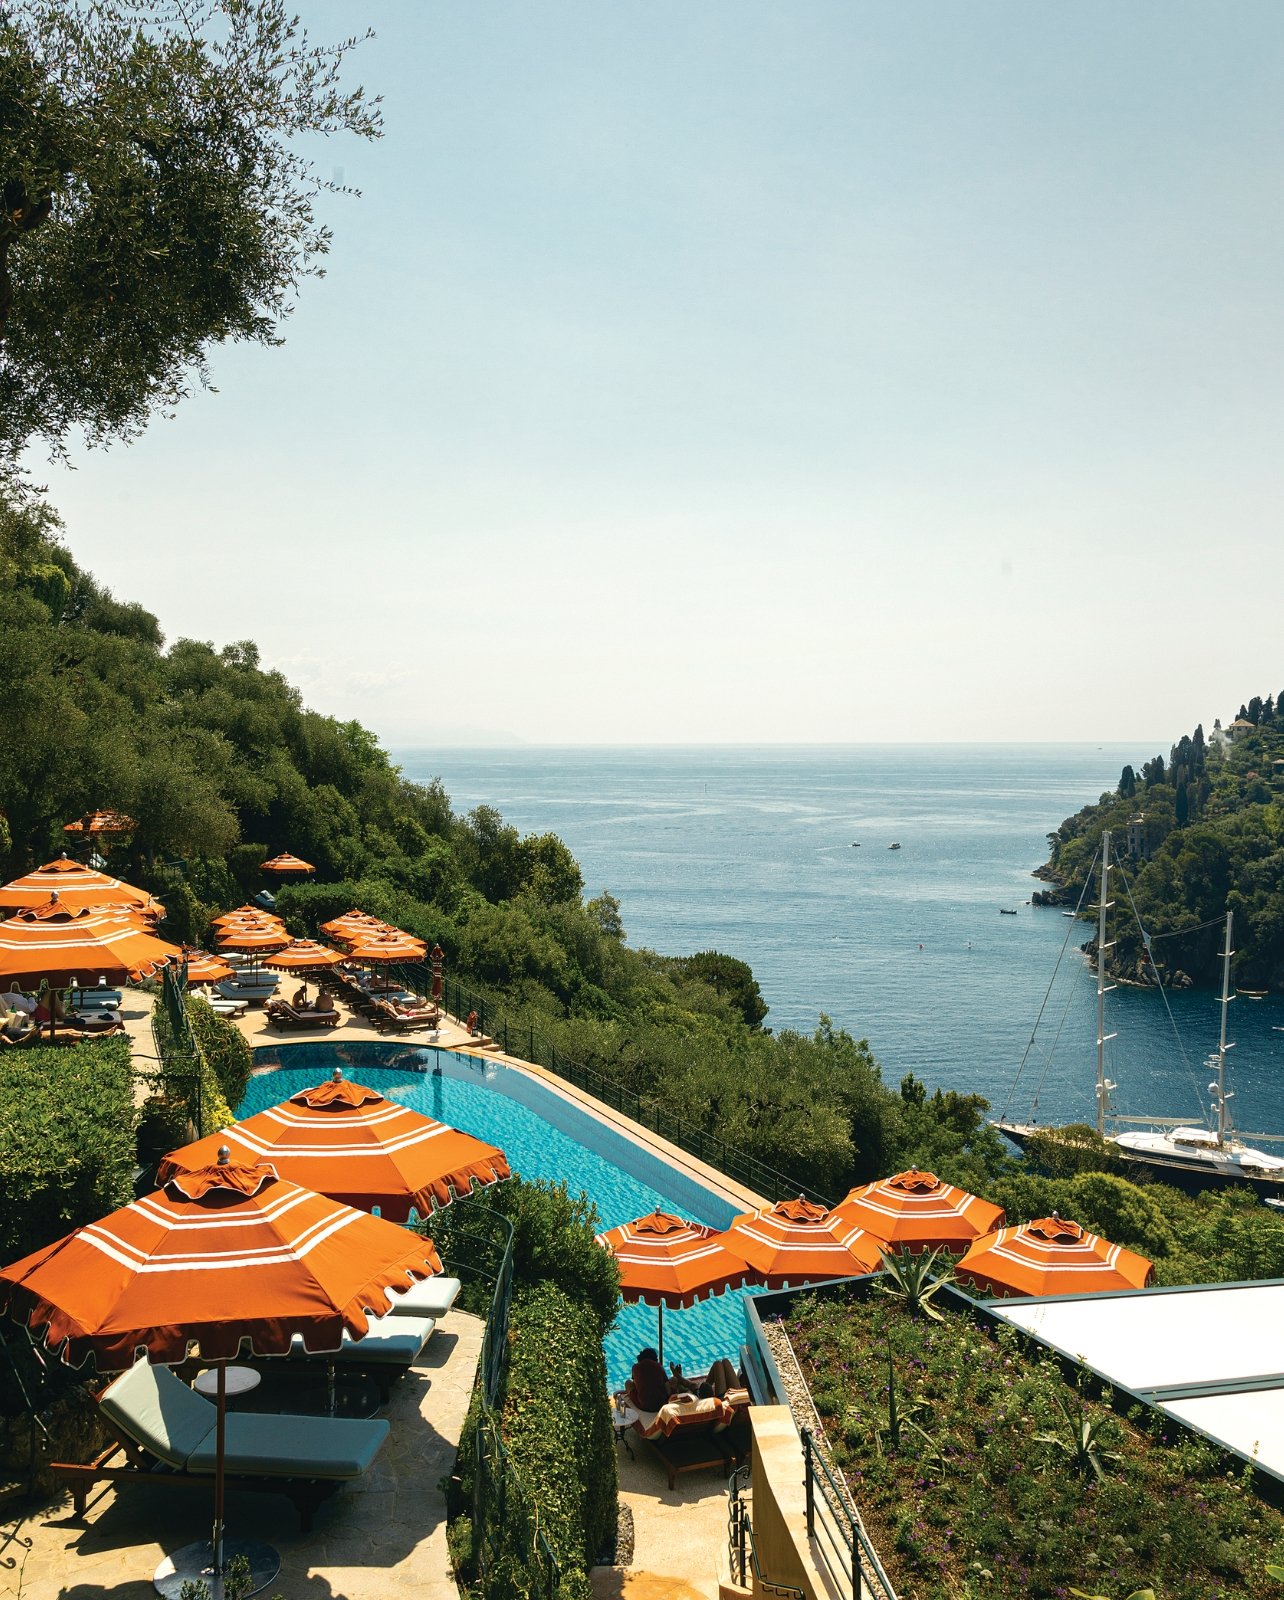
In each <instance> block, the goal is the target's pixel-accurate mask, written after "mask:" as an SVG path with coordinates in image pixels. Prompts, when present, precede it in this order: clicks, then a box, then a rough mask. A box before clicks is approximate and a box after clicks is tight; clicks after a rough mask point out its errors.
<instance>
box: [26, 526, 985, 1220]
mask: <svg viewBox="0 0 1284 1600" xmlns="http://www.w3.org/2000/svg"><path fill="white" fill-rule="evenodd" d="M59 532H60V529H59V528H58V526H57V524H56V522H55V521H54V519H53V518H52V517H51V515H50V514H49V513H48V511H47V510H45V509H43V508H39V507H37V506H35V505H33V504H32V503H29V502H24V501H22V500H18V499H15V498H13V497H12V496H10V497H8V498H3V497H0V581H3V584H4V589H5V593H6V605H5V608H4V611H3V614H2V615H0V659H2V660H3V662H4V677H5V684H6V713H7V716H6V733H7V737H6V738H5V740H4V741H2V742H0V796H2V797H3V805H4V808H5V809H4V815H3V818H2V819H0V870H3V871H4V872H5V874H6V876H12V875H14V874H15V873H17V872H20V871H22V870H25V869H26V868H28V867H30V866H31V865H33V864H36V863H39V862H41V861H44V860H47V859H49V858H50V857H51V856H53V855H54V854H56V853H57V852H58V851H60V850H61V849H62V848H63V847H64V841H65V837H66V836H65V835H64V833H63V826H62V825H63V824H64V823H65V822H66V821H68V820H70V819H71V818H74V817H77V816H79V815H81V814H82V813H83V812H85V811H86V810H88V809H90V808H93V807H100V806H109V807H112V808H114V809H117V810H120V811H123V812H125V813H127V814H128V815H129V816H131V817H133V818H134V819H135V820H136V823H137V827H136V830H135V831H134V833H133V834H132V836H131V837H130V838H128V839H127V840H126V841H125V842H124V844H123V847H122V849H121V850H120V852H119V853H118V854H117V855H116V856H114V857H113V860H112V865H113V867H114V868H117V869H119V870H120V871H121V872H122V873H123V874H125V875H127V876H129V877H130V878H131V880H132V881H135V882H137V883H140V884H142V885H144V886H145V887H147V888H149V889H151V890H153V891H154V892H155V893H157V894H159V895H160V896H161V898H162V899H163V900H164V902H165V905H166V907H167V908H168V911H169V916H168V918H167V921H166V923H165V925H164V931H165V933H166V934H167V936H168V937H170V938H171V939H184V938H185V939H191V940H194V941H197V942H200V941H203V940H205V939H206V938H207V936H208V933H209V927H208V923H209V918H210V916H211V915H212V914H215V913H217V912H218V911H221V910H225V909H227V908H228V907H229V906H232V905H235V904H238V903H240V902H241V901H242V900H244V899H245V898H246V896H247V895H249V894H252V893H253V892H255V891H256V890H258V889H259V888H261V887H262V886H263V879H262V877H261V875H260V874H259V871H258V867H259V864H260V863H261V862H262V861H263V860H264V859H265V858H266V857H267V856H270V855H274V854H276V853H277V852H278V851H280V850H284V849H290V850H293V851H295V852H296V853H297V854H299V855H301V856H303V857H304V858H305V859H306V860H308V861H310V862H313V863H314V864H315V865H316V867H317V869H318V872H317V878H318V880H319V881H318V882H317V883H315V884H306V885H300V886H297V887H292V888H289V889H286V890H284V891H283V892H282V893H281V895H280V897H279V901H278V904H279V907H280V909H281V911H282V913H283V914H284V915H285V916H286V918H287V920H288V922H289V923H290V925H291V926H292V928H293V930H294V931H296V932H299V933H302V932H309V933H310V932H312V931H313V930H314V929H315V927H316V925H317V923H318V922H320V921H324V920H325V919H326V917H328V916H331V915H333V914H334V913H335V912H337V911H346V910H348V909H349V908H350V907H351V906H352V905H354V904H355V905H359V906H361V907H362V908H363V909H365V910H368V911H371V912H373V913H375V914H377V915H380V916H383V917H386V918H387V919H388V920H390V921H393V922H395V923H397V924H398V925H399V926H402V927H404V928H406V929H408V930H410V931H411V932H413V933H415V934H417V935H420V936H421V937H423V938H425V939H428V940H437V941H439V942H440V944H441V946H442V948H443V949H444V951H445V953H446V962H447V970H448V971H449V972H450V973H451V974H453V975H454V976H457V977H460V978H462V979H464V980H465V981H467V982H471V983H475V984H477V985H480V986H484V987H485V988H486V989H488V990H489V991H490V992H491V993H492V994H494V995H497V996H502V997H503V1006H504V1015H505V1018H506V1020H507V1021H509V1023H510V1025H516V1026H517V1027H519V1028H520V1027H529V1028H536V1029H538V1031H539V1033H540V1035H541V1036H542V1037H544V1038H547V1039H550V1040H552V1041H553V1042H554V1043H555V1045H556V1048H557V1050H558V1052H559V1054H561V1055H564V1056H566V1057H569V1058H570V1059H572V1060H575V1061H579V1062H581V1063H583V1064H585V1065H587V1066H589V1067H591V1068H594V1069H595V1070H597V1071H598V1072H600V1073H602V1074H603V1075H604V1076H606V1077H607V1078H610V1079H613V1080H615V1081H618V1082H620V1083H623V1084H626V1085H627V1086H628V1087H629V1088H631V1089H633V1090H635V1091H637V1092H639V1093H642V1094H646V1095H649V1096H653V1097H655V1098H656V1099H658V1100H660V1101H662V1102H663V1103H664V1105H665V1106H666V1108H667V1109H668V1110H669V1111H671V1112H672V1113H673V1114H674V1115H675V1116H678V1117H681V1118H683V1119H686V1120H687V1121H689V1122H690V1123H691V1125H692V1126H694V1127H697V1128H700V1129H703V1130H704V1131H706V1132H709V1133H714V1134H717V1135H719V1136H720V1137H723V1138H725V1139H726V1140H728V1141H729V1142H731V1143H733V1144H736V1145H738V1146H740V1147H743V1148H745V1149H747V1150H749V1151H751V1152H752V1153H753V1154H755V1155H756V1156H757V1157H758V1158H759V1159H760V1160H763V1161H765V1162H767V1163H768V1164H770V1165H772V1166H774V1167H777V1168H779V1169H782V1170H783V1171H785V1172H787V1173H788V1174H790V1175H791V1181H792V1182H793V1183H794V1184H795V1185H797V1184H799V1183H806V1184H809V1185H811V1186H813V1187H814V1188H816V1189H817V1190H819V1191H820V1192H822V1193H825V1194H828V1195H830V1196H834V1197H836V1196H839V1195H841V1194H842V1193H843V1192H844V1190H845V1189H846V1188H847V1186H848V1185H849V1184H850V1183H853V1182H856V1181H858V1180H862V1179H865V1178H869V1177H873V1176H875V1175H877V1174H879V1173H881V1172H885V1171H887V1170H889V1168H894V1167H895V1166H897V1165H898V1164H899V1165H908V1164H909V1163H910V1161H912V1160H916V1161H918V1162H919V1164H921V1165H926V1164H930V1162H931V1161H932V1160H933V1159H937V1158H938V1157H941V1156H944V1155H947V1154H955V1155H962V1156H966V1155H967V1154H968V1152H969V1151H972V1150H973V1149H975V1150H977V1151H978V1152H982V1153H984V1154H985V1156H986V1158H987V1159H995V1158H997V1152H998V1148H999V1147H998V1144H997V1141H996V1140H995V1138H994V1136H993V1135H991V1134H989V1133H988V1132H987V1131H986V1130H985V1129H984V1127H983V1123H982V1119H981V1115H980V1112H981V1109H982V1102H980V1101H977V1100H974V1099H972V1098H969V1097H966V1096H954V1095H949V1096H936V1097H935V1098H928V1097H927V1096H925V1095H923V1094H922V1093H921V1090H920V1089H919V1086H914V1088H913V1090H912V1091H911V1093H910V1094H909V1096H908V1097H906V1096H905V1095H903V1094H899V1093H897V1092H895V1091H893V1090H889V1089H888V1088H887V1087H885V1086H884V1085H883V1083H882V1081H881V1079H880V1076H879V1072H878V1066H877V1064H876V1062H875V1061H874V1059H873V1057H872V1055H871V1054H870V1052H869V1050H868V1048H867V1046H866V1045H865V1044H864V1043H863V1042H861V1041H857V1040H855V1039H853V1038H851V1037H850V1036H849V1035H847V1034H846V1033H843V1032H842V1031H841V1030H837V1029H834V1028H832V1027H831V1026H830V1025H829V1024H828V1022H827V1021H825V1020H824V1019H818V1024H817V1028H816V1031H815V1032H814V1033H813V1034H811V1035H803V1034H798V1033H793V1032H782V1033H780V1034H779V1035H775V1034H772V1033H770V1032H768V1031H765V1030H764V1029H763V1027H762V1023H763V1019H764V1017H765V1015H766V1006H765V1005H764V1003H763V1000H762V996H761V994H760V993H759V989H758V985H757V983H756V982H755V980H754V977H753V973H752V972H751V971H750V969H749V967H747V966H746V965H745V964H744V963H743V962H741V961H737V960H735V959H734V958H733V957H731V956H728V955H725V954H721V953H719V952H715V951H706V952H702V953H700V954H697V955H693V956H688V957H675V956H665V955H660V954H657V953H656V952H655V951H650V950H637V949H632V948H630V947H629V945H628V944H627V943H626V937H625V927H624V923H623V920H622V915H621V907H620V905H619V904H618V902H617V901H616V900H615V899H614V898H613V897H612V896H611V895H610V894H608V893H605V892H604V893H602V894H601V895H599V896H597V897H596V898H593V899H589V900H586V899H585V897H584V884H583V879H582V877H581V874H580V870H579V867H578V865H577V864H576V862H575V860H574V858H573V857H572V855H571V853H570V851H569V850H568V849H567V847H566V846H565V844H563V843H562V841H561V840H560V839H558V838H556V837H555V836H554V835H552V834H539V835H525V836H521V835H519V834H518V832H517V830H516V829H514V828H512V827H509V826H507V825H506V824H505V823H504V821H503V818H502V817H501V816H500V815H499V813H498V812H497V811H495V810H494V809H492V808H491V807H488V806H480V807H478V808H476V809H475V810H473V811H471V812H470V813H468V814H467V815H466V816H460V815H457V814H456V813H455V812H454V811H453V810H452V808H451V805H450V800H449V797H448V795H447V794H446V793H445V791H444V790H443V788H442V787H441V785H440V783H436V782H434V783H430V784H426V785H423V784H415V783H411V782H409V781H407V780H406V779H405V778H404V777H403V776H402V775H401V773H400V772H399V771H398V769H397V767H396V766H395V765H394V764H393V762H392V761H391V760H390V759H389V757H388V755H387V753H386V752H385V751H384V750H383V749H382V748H381V747H380V745H379V742H378V740H377V739H376V738H375V736H374V735H373V734H372V733H371V732H370V731H369V730H368V729H366V728H364V727H362V726H361V725H360V724H359V723H356V722H340V721H338V720H336V719H335V718H333V717H327V716H325V715H323V714H321V713H319V712H316V711H312V710H309V709H308V708H307V707H305V706H304V705H303V703H302V700H301V697H300V695H299V692H298V690H297V689H295V688H294V687H292V686H291V685H290V684H289V683H288V682H287V681H286V679H285V678H284V677H283V676H282V675H281V674H280V673H279V672H274V671H270V670H267V669H265V668H264V667H263V666H262V665H261V663H260V661H259V655H258V651H257V649H256V647H255V646H254V645H253V644H251V643H249V642H248V641H242V642H239V643H235V644H231V645H225V646H223V647H221V648H220V647H216V646H215V645H213V644H211V643H208V642H204V641H201V640H194V639H179V640H176V641H174V642H173V643H170V644H167V643H166V641H165V639H164V636H163V634H162V631H161V627H160V624H159V622H158V621H157V619H156V618H155V617H154V616H152V615H151V614H150V613H149V612H148V611H146V610H144V609H143V608H142V607H141V606H139V605H135V604H132V603H130V602H128V601H125V600H119V599H117V598H115V597H114V596H113V595H112V594H111V593H110V592H109V591H108V590H107V589H106V588H105V587H104V586H103V585H102V584H100V583H99V582H97V581H96V580H95V579H94V578H93V577H91V576H90V575H89V574H88V573H86V572H84V571H82V570H81V568H80V567H79V566H78V565H77V563H76V562H75V560H74V559H73V557H72V556H71V554H70V553H69V552H68V550H67V549H66V547H65V546H64V545H63V544H62V543H61V542H60V540H59V537H58V535H59ZM772 1198H777V1196H774V1195H773V1196H772Z"/></svg>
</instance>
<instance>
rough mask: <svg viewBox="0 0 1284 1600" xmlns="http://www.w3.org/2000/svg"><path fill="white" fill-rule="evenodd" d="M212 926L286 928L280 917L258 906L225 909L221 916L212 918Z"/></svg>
mask: <svg viewBox="0 0 1284 1600" xmlns="http://www.w3.org/2000/svg"><path fill="white" fill-rule="evenodd" d="M210 927H212V928H243V927H249V928H284V927H285V923H284V922H282V920H281V919H280V917H274V916H273V915H272V913H271V912H270V911H263V910H260V908H259V907H258V906H238V907H237V908H236V910H235V911H224V912H223V914H222V915H221V916H217V917H211V918H210Z"/></svg>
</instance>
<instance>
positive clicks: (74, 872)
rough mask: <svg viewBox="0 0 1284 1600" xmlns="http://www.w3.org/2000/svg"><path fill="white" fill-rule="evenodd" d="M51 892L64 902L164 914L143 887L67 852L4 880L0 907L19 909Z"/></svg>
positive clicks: (41, 900)
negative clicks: (137, 886)
mask: <svg viewBox="0 0 1284 1600" xmlns="http://www.w3.org/2000/svg"><path fill="white" fill-rule="evenodd" d="M54 893H56V894H57V896H58V898H59V900H61V901H62V903H63V905H66V906H129V907H130V908H131V909H132V910H134V911H136V912H142V913H145V914H146V915H148V916H150V917H153V918H155V917H163V916H164V915H165V907H164V906H163V905H161V903H160V901H159V900H155V899H153V898H152V896H151V895H150V894H148V892H147V890H146V889H135V888H134V886H133V884H130V883H122V882H121V880H120V879H119V878H109V877H108V876H107V874H106V873H105V872H95V871H94V869H93V868H92V867H87V866H85V865H84V864H83V863H82V862H80V861H73V860H72V859H71V857H70V856H68V855H62V856H59V857H58V859H57V860H56V861H46V862H45V864H44V866H43V867H36V868H35V869H34V871H31V872H28V873H26V874H25V875H24V876H23V877H21V878H15V879H14V880H13V882H12V883H6V884H5V885H4V887H3V888H0V907H3V908H5V909H7V910H14V911H19V910H21V909H22V908H23V907H24V906H41V905H44V904H45V903H46V902H47V901H48V899H49V897H50V895H52V894H54Z"/></svg>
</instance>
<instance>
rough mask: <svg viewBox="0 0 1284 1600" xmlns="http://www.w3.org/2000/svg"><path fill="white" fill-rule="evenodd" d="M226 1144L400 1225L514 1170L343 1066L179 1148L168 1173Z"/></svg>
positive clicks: (207, 1158)
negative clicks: (352, 1078) (347, 1074)
mask: <svg viewBox="0 0 1284 1600" xmlns="http://www.w3.org/2000/svg"><path fill="white" fill-rule="evenodd" d="M224 1144H225V1145H227V1146H228V1148H229V1149H230V1150H231V1152H232V1155H233V1157H234V1158H235V1159H236V1160H238V1161H244V1162H251V1163H252V1162H256V1161H270V1162H271V1163H272V1166H273V1167H274V1168H275V1169H276V1170H277V1171H278V1172H279V1173H280V1174H281V1176H282V1177H283V1178H290V1179H293V1180H294V1181H295V1182H296V1183H306V1184H307V1186H308V1188H309V1189H315V1190H316V1191H317V1192H318V1193H319V1194H327V1195H330V1196H331V1197H332V1198H333V1199H336V1200H343V1201H345V1202H346V1203H347V1204H348V1205H351V1206H359V1207H360V1208H361V1209H362V1210H363V1211H369V1210H372V1209H373V1208H374V1207H375V1206H378V1208H379V1213H380V1215H381V1216H383V1217H388V1218H391V1219H392V1220H393V1221H395V1222H405V1221H407V1220H408V1218H409V1216H410V1213H411V1211H412V1210H413V1211H417V1212H418V1213H419V1215H420V1216H421V1217H426V1216H428V1215H429V1214H430V1213H431V1212H432V1211H433V1209H434V1208H435V1207H437V1206H445V1205H449V1204H450V1202H451V1201H452V1200H453V1199H455V1198H456V1197H458V1196H460V1195H465V1194H470V1193H471V1192H472V1190H473V1188H474V1186H485V1185H487V1184H491V1183H495V1182H496V1181H497V1180H498V1179H500V1178H507V1177H508V1176H509V1169H508V1159H507V1157H506V1156H505V1155H504V1152H503V1151H502V1150H500V1149H498V1148H497V1147H496V1146H495V1145H493V1144H487V1143H485V1141H484V1140H482V1139H474V1138H473V1136H472V1135H471V1134H470V1133H461V1132H460V1131H459V1130H458V1129H457V1128H451V1127H448V1126H447V1125H446V1124H445V1123H444V1122H435V1121H434V1120H433V1119H432V1118H431V1117H425V1116H422V1115H421V1114H420V1113H419V1112H417V1111H412V1110H411V1109H410V1108H409V1106H403V1105H399V1104H398V1103H397V1102H396V1101H395V1100H387V1099H385V1098H384V1096H383V1095H381V1094H380V1093H379V1091H378V1090H377V1089H367V1088H366V1087H365V1086H364V1085H363V1084H360V1083H351V1082H348V1081H347V1080H345V1079H344V1078H342V1077H341V1076H340V1075H339V1071H338V1069H337V1068H336V1069H335V1076H334V1078H333V1079H332V1080H331V1081H330V1082H328V1083H323V1084H320V1085H319V1086H318V1087H317V1088H315V1089H304V1090H302V1091H301V1092H300V1093H299V1094H296V1095H294V1096H292V1097H291V1098H290V1099H289V1100H286V1101H285V1102H283V1103H282V1104H281V1105H279V1106H270V1107H269V1108H268V1109H267V1110H266V1111H259V1112H256V1113H255V1115H254V1116H252V1117H247V1118H246V1119H245V1121H244V1122H237V1123H234V1124H233V1125H232V1126H231V1127H230V1128H224V1129H223V1131H222V1132H221V1133H213V1134H209V1135H208V1136H207V1137H206V1138H204V1139H198V1140H196V1142H195V1143H194V1144H189V1145H185V1146H184V1147H183V1149H181V1150H175V1151H174V1152H173V1153H172V1154H171V1155H168V1156H166V1157H165V1159H164V1161H163V1162H162V1163H161V1165H160V1170H159V1174H158V1175H159V1177H161V1178H162V1179H164V1178H169V1177H173V1176H175V1175H176V1174H178V1173H182V1172H190V1171H194V1170H200V1169H201V1168H203V1167H207V1166H209V1165H210V1163H211V1162H212V1161H213V1160H215V1159H216V1157H217V1155H218V1150H219V1146H220V1145H224Z"/></svg>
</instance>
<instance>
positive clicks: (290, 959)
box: [263, 939, 347, 972]
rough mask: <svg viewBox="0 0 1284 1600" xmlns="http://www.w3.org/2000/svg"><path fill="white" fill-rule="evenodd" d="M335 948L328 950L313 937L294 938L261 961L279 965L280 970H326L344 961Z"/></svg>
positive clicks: (266, 964) (269, 965)
mask: <svg viewBox="0 0 1284 1600" xmlns="http://www.w3.org/2000/svg"><path fill="white" fill-rule="evenodd" d="M346 960H347V957H346V956H343V955H341V954H340V953H339V951H337V950H328V949H327V948H326V947H325V945H323V944H317V942H316V941H315V940H314V939H296V940H295V941H294V943H293V944H289V945H287V946H286V947H285V949H284V950H278V951H277V953H276V954H275V955H274V956H269V957H268V958H267V960H266V961H265V962H264V963H263V965H264V966H265V967H279V968H280V969H281V971H282V972H328V971H329V970H330V968H331V967H337V966H338V965H339V963H340V962H341V961H346Z"/></svg>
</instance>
